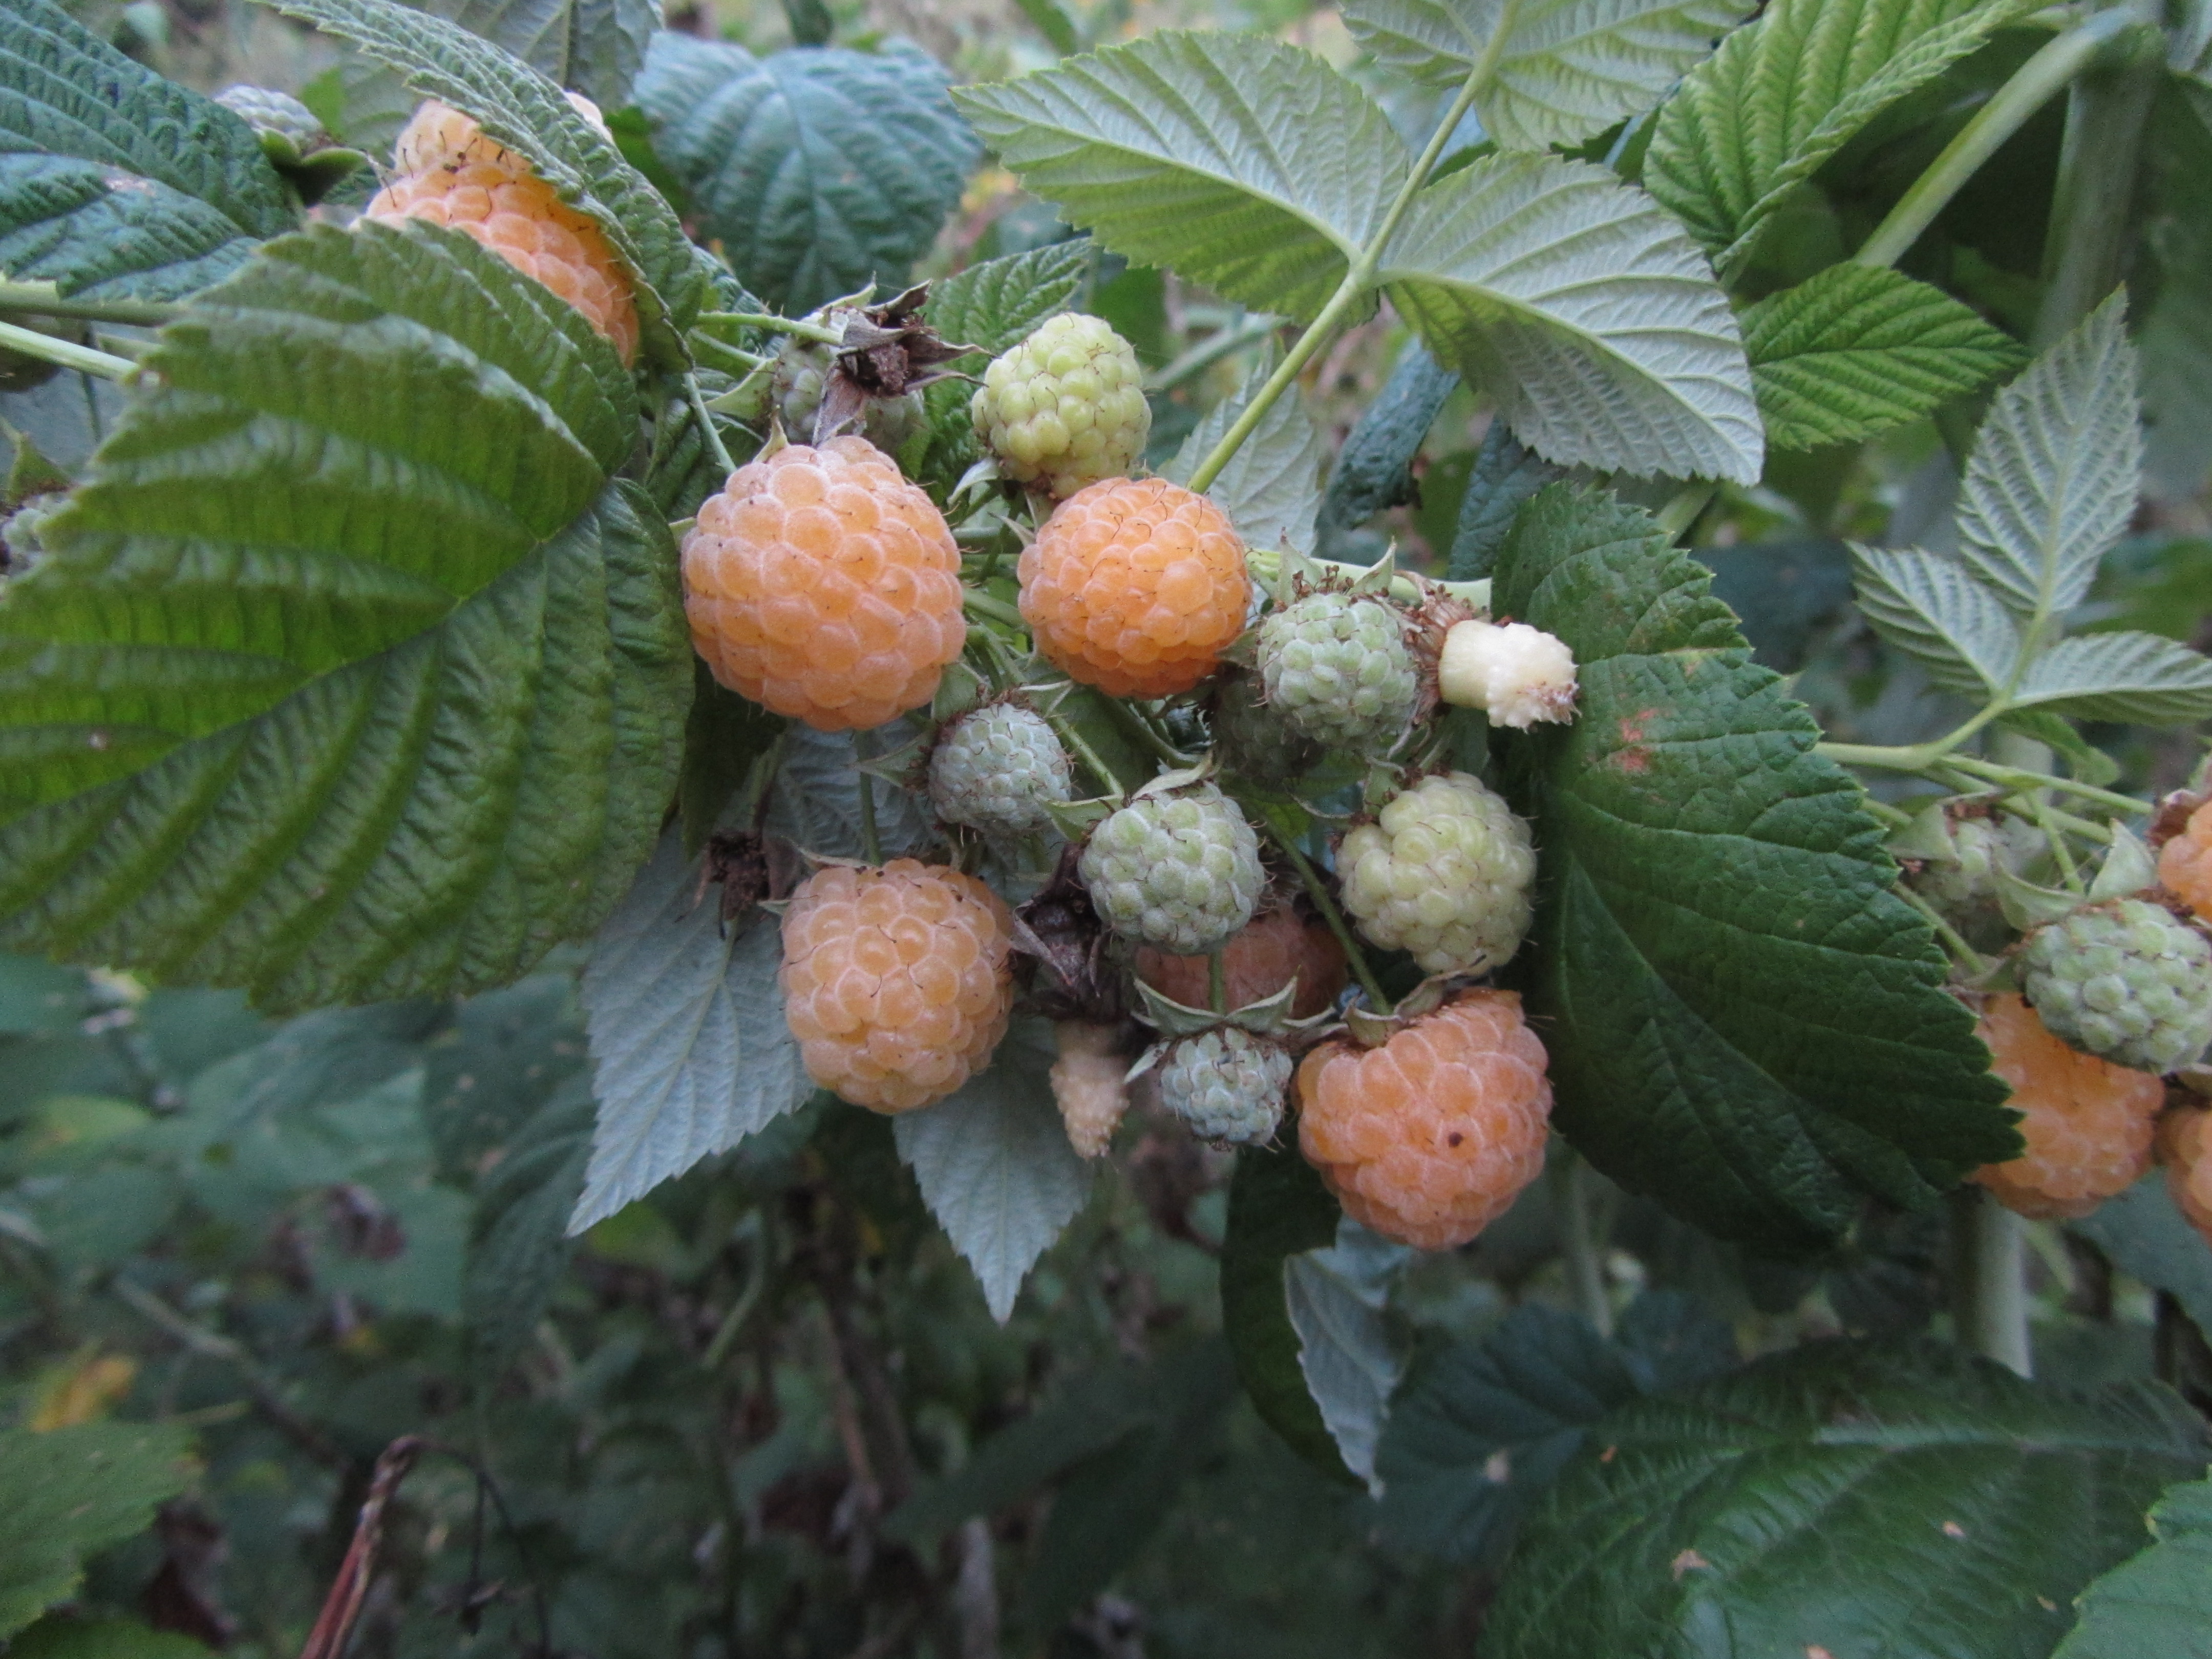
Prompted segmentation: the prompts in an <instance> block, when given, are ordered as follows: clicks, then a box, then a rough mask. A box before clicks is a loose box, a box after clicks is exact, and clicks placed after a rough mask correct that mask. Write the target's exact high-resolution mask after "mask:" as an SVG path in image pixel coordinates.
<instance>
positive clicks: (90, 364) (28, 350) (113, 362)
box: [0, 323, 138, 382]
mask: <svg viewBox="0 0 2212 1659" xmlns="http://www.w3.org/2000/svg"><path fill="white" fill-rule="evenodd" d="M0 346H5V347H6V348H8V349H9V350H11V351H20V352H21V353H22V354H23V355H24V356H26V357H36V358H38V359H40V361H41V362H49V363H56V364H58V365H59V366H60V367H62V368H73V369H76V371H77V372H78V373H80V374H97V375H99V376H100V379H102V380H114V381H118V382H123V381H127V380H130V379H131V376H133V375H135V374H137V372H138V365H137V364H136V363H134V362H131V360H130V359H129V358H128V357H118V356H114V355H113V354H112V353H111V352H106V351H95V350H94V349H93V348H92V347H90V346H81V345H78V344H76V343H75V342H74V341H70V340H57V339H56V338H54V337H53V336H52V335H51V334H41V333H40V332H39V331H38V330H36V329H35V328H21V327H18V326H17V325H15V324H14V323H0Z"/></svg>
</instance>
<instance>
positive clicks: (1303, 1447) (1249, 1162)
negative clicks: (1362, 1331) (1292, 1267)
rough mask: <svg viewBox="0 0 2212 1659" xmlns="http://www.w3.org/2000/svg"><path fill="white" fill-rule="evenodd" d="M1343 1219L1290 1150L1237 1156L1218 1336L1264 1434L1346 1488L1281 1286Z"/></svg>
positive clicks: (1332, 1238)
mask: <svg viewBox="0 0 2212 1659" xmlns="http://www.w3.org/2000/svg"><path fill="white" fill-rule="evenodd" d="M1342 1218H1343V1212H1342V1210H1341V1209H1340V1207H1339V1206H1338V1204H1337V1201H1336V1200H1335V1199H1334V1198H1333V1197H1331V1196H1330V1194H1329V1191H1328V1188H1326V1187H1324V1186H1322V1181H1321V1177H1320V1176H1318V1175H1316V1173H1315V1172H1314V1170H1313V1168H1312V1166H1311V1165H1310V1164H1307V1163H1306V1161H1305V1160H1304V1158H1300V1157H1299V1156H1298V1155H1297V1152H1296V1151H1295V1150H1291V1151H1285V1150H1282V1149H1279V1148H1277V1149H1272V1150H1271V1149H1268V1148H1266V1147H1260V1146H1246V1147H1243V1148H1241V1149H1239V1151H1238V1152H1237V1174H1236V1176H1235V1178H1234V1180H1233V1181H1231V1183H1230V1188H1229V1224H1228V1231H1227V1233H1226V1235H1225V1237H1224V1238H1223V1240H1222V1245H1221V1328H1222V1334H1224V1335H1225V1336H1226V1337H1227V1338H1228V1339H1229V1349H1230V1352H1231V1354H1232V1355H1233V1356H1234V1357H1235V1358H1236V1361H1237V1380H1238V1381H1240V1382H1241V1383H1243V1385H1244V1392H1245V1393H1246V1394H1247V1395H1249V1396H1250V1398H1251V1401H1252V1405H1253V1407H1254V1408H1255V1410H1257V1411H1258V1412H1259V1413H1260V1415H1261V1418H1262V1419H1265V1421H1266V1422H1267V1425H1268V1426H1269V1427H1270V1428H1272V1429H1273V1430H1274V1431H1275V1432H1276V1433H1278V1434H1279V1435H1281V1436H1282V1437H1283V1438H1284V1439H1285V1440H1286V1441H1288V1442H1289V1443H1290V1444H1291V1447H1292V1449H1295V1450H1296V1451H1297V1453H1298V1454H1299V1455H1301V1456H1303V1457H1304V1458H1305V1459H1306V1460H1307V1461H1308V1462H1311V1463H1312V1464H1313V1465H1314V1466H1315V1467H1316V1468H1319V1469H1322V1470H1323V1471H1325V1472H1326V1473H1328V1474H1334V1475H1337V1476H1340V1477H1343V1478H1350V1471H1349V1470H1348V1469H1347V1468H1346V1467H1345V1463H1344V1459H1343V1457H1342V1455H1340V1453H1339V1451H1338V1450H1337V1445H1336V1440H1335V1438H1334V1436H1332V1435H1331V1434H1330V1433H1329V1431H1328V1425H1326V1424H1325V1423H1324V1422H1323V1421H1322V1414H1321V1408H1320V1407H1318V1406H1316V1404H1315V1403H1314V1398H1313V1393H1312V1390H1311V1389H1310V1388H1309V1387H1308V1386H1307V1383H1306V1378H1305V1372H1304V1368H1303V1367H1302V1366H1301V1365H1300V1364H1299V1363H1298V1351H1299V1341H1298V1333H1297V1327H1296V1326H1295V1325H1294V1324H1293V1323H1292V1322H1291V1313H1290V1304H1289V1301H1288V1285H1287V1282H1286V1280H1285V1268H1286V1267H1287V1265H1288V1263H1289V1262H1290V1261H1291V1259H1292V1258H1293V1257H1295V1256H1297V1255H1301V1254H1302V1253H1304V1252H1305V1251H1309V1250H1325V1249H1328V1248H1329V1247H1330V1246H1332V1245H1333V1244H1334V1243H1335V1242H1336V1230H1337V1224H1338V1222H1339V1221H1340V1220H1341V1219H1342Z"/></svg>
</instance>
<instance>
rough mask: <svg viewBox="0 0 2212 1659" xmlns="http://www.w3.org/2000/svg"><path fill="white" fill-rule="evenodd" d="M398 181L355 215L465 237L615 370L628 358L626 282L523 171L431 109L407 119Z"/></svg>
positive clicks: (547, 190)
mask: <svg viewBox="0 0 2212 1659" xmlns="http://www.w3.org/2000/svg"><path fill="white" fill-rule="evenodd" d="M394 159H395V161H396V162H397V165H398V176H396V177H395V178H393V179H392V181H391V182H390V183H388V184H387V185H385V187H384V188H383V189H382V190H380V191H378V192H377V193H376V194H375V196H374V197H371V198H370V200H369V203H368V206H367V207H365V208H363V209H362V217H364V218H368V219H386V220H400V219H423V220H428V222H430V223H432V224H438V225H447V226H450V227H451V228H453V229H455V230H460V231H465V232H467V233H468V234H469V235H471V236H472V237H474V238H475V239H476V240H477V241H478V242H480V243H482V244H483V246H485V247H487V248H489V249H490V250H491V251H492V252H494V253H496V254H498V255H499V257H500V258H502V259H504V260H506V261H507V264H511V265H513V267H514V268H515V269H516V270H520V271H521V272H522V273H523V274H524V275H525V276H532V277H534V278H536V279H537V280H538V282H539V283H543V284H544V286H545V287H547V288H549V289H551V290H552V291H553V292H554V293H556V294H557V295H560V296H561V297H562V299H563V300H565V301H568V303H569V304H570V305H572V306H574V307H575V308H576V309H577V310H578V311H579V312H580V313H582V314H583V318H584V320H585V321H586V322H587V323H589V324H591V325H592V327H593V328H594V329H596V330H597V331H599V333H601V334H603V335H605V337H607V339H608V340H609V341H611V343H613V345H614V348H615V350H616V351H617V353H618V354H619V355H620V356H621V357H622V360H623V362H625V363H629V362H635V360H636V357H637V340H638V322H637V299H636V292H635V289H634V288H633V287H632V285H631V283H630V278H629V272H628V271H627V270H624V269H623V264H622V261H621V260H620V259H619V258H617V257H616V255H615V251H614V249H613V247H612V246H611V245H610V244H609V243H608V241H607V239H606V234H605V232H604V231H602V230H601V229H600V228H599V225H598V223H597V222H595V221H594V220H592V218H591V216H589V215H587V214H583V213H580V212H578V211H577V210H575V209H574V208H572V207H570V206H569V205H568V204H567V203H566V202H563V201H562V199H561V197H560V193H559V192H558V191H556V190H555V189H554V188H553V186H552V185H550V184H548V183H547V182H546V181H545V180H544V179H541V178H539V177H538V175H537V173H534V172H533V171H532V169H531V166H530V163H529V161H526V159H525V158H523V157H522V156H520V155H516V154H515V153H514V152H513V150H511V149H507V148H506V147H505V146H504V145H502V144H501V143H498V142H497V141H495V139H493V138H492V137H489V135H488V134H486V133H485V131H483V128H482V127H480V126H478V125H477V123H476V122H475V121H474V120H472V119H471V118H469V117H468V116H465V115H464V114H462V113H461V112H459V110H457V109H452V108H449V107H447V106H446V105H444V104H441V103H439V102H437V101H436V100H431V101H430V102H428V103H426V104H424V105H423V106H422V107H421V108H420V109H418V110H416V112H415V117H414V118H413V119H412V120H410V122H409V123H408V124H407V127H406V130H405V131H403V132H402V133H401V134H400V135H399V143H398V147H397V149H395V151H394Z"/></svg>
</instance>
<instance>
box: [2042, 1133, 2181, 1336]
mask: <svg viewBox="0 0 2212 1659" xmlns="http://www.w3.org/2000/svg"><path fill="white" fill-rule="evenodd" d="M2066 1227H2067V1231H2069V1232H2075V1233H2079V1234H2080V1235H2081V1237H2084V1238H2086V1239H2087V1240H2088V1241H2089V1242H2090V1243H2093V1244H2094V1245H2095V1246H2096V1247H2097V1248H2098V1249H2100V1250H2102V1251H2103V1252H2104V1253H2105V1255H2106V1258H2107V1259H2109V1260H2110V1261H2111V1262H2112V1265H2113V1266H2114V1267H2118V1269H2119V1270H2120V1271H2121V1272H2122V1273H2125V1274H2127V1275H2128V1276H2129V1277H2130V1279H2141V1280H2142V1282H2143V1283H2144V1284H2146V1285H2149V1286H2150V1287H2151V1289H2153V1290H2154V1291H2164V1292H2165V1293H2166V1295H2168V1296H2170V1297H2172V1298H2173V1299H2174V1300H2175V1301H2176V1302H2179V1304H2181V1309H2182V1311H2183V1312H2185V1313H2186V1314H2187V1315H2188V1316H2190V1317H2191V1319H2193V1320H2195V1321H2196V1322H2197V1329H2198V1330H2199V1331H2202V1332H2203V1333H2205V1334H2206V1336H2207V1339H2208V1340H2212V1243H2207V1242H2206V1240H2205V1237H2204V1236H2203V1234H2202V1233H2200V1232H2198V1231H2197V1229H2196V1228H2195V1227H2193V1226H2191V1225H2190V1224H2189V1220H2188V1218H2186V1217H2185V1216H2184V1215H2183V1214H2182V1213H2181V1211H2180V1209H2179V1206H2176V1205H2175V1203H2174V1201H2173V1194H2172V1190H2171V1189H2170V1188H2168V1187H2167V1185H2166V1171H2165V1170H2152V1171H2151V1172H2150V1173H2149V1174H2148V1175H2147V1176H2144V1177H2143V1178H2142V1180H2140V1181H2138V1182H2136V1184H2135V1185H2134V1186H2132V1187H2130V1188H2128V1189H2127V1191H2125V1192H2124V1193H2121V1194H2118V1196H2117V1197H2113V1198H2108V1199H2106V1200H2105V1201H2104V1202H2103V1203H2102V1204H2100V1205H2099V1206H2097V1207H2096V1208H2095V1209H2094V1210H2093V1211H2091V1212H2089V1213H2088V1214H2087V1215H2086V1216H2083V1217H2082V1218H2081V1219H2080V1220H2079V1221H2069V1222H2068V1223H2067V1224H2066Z"/></svg>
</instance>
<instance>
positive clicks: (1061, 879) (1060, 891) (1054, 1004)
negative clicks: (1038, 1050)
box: [1013, 842, 1127, 1024]
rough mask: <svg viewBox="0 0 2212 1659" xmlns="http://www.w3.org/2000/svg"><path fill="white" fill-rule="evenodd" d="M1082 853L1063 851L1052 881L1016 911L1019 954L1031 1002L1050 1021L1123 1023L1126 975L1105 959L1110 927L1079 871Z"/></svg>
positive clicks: (1069, 847)
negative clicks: (1122, 979)
mask: <svg viewBox="0 0 2212 1659" xmlns="http://www.w3.org/2000/svg"><path fill="white" fill-rule="evenodd" d="M1081 856H1082V850H1081V849H1080V848H1078V847H1077V846H1075V845H1074V844H1073V842H1071V843H1070V844H1069V845H1067V846H1066V847H1064V848H1061V849H1060V862H1059V864H1058V865H1057V866H1055V867H1054V870H1053V872H1052V879H1051V880H1049V881H1048V882H1046V883H1045V884H1044V885H1043V886H1042V887H1041V888H1039V889H1038V890H1037V892H1036V896H1035V897H1034V898H1031V899H1030V900H1029V902H1026V903H1024V904H1023V905H1021V906H1019V907H1018V908H1016V910H1015V911H1014V925H1013V936H1014V951H1015V953H1016V955H1017V956H1018V957H1020V958H1022V961H1023V965H1024V966H1025V967H1026V968H1027V971H1028V974H1029V980H1030V983H1029V999H1030V1003H1031V1005H1032V1006H1034V1007H1035V1008H1036V1012H1039V1013H1041V1014H1042V1015H1044V1016H1045V1017H1046V1018H1048V1019H1079V1020H1086V1021H1089V1022H1090V1023H1091V1024H1116V1023H1118V1022H1119V1021H1120V1020H1121V1018H1123V1017H1124V1014H1125V1012H1126V1009H1127V1005H1126V1003H1125V1002H1124V1000H1123V998H1122V994H1121V975H1120V973H1119V972H1118V971H1116V970H1115V969H1114V968H1113V966H1112V964H1111V963H1109V962H1108V960H1107V957H1106V939H1107V934H1106V927H1105V925H1104V924H1103V922H1101V921H1099V920H1098V913H1097V910H1095V909H1094V908H1092V907H1091V890H1090V889H1089V888H1087V887H1085V885H1084V884H1083V878H1082V876H1081V874H1080V873H1079V872H1078V870H1077V868H1076V865H1077V861H1078V860H1079V859H1080V858H1081Z"/></svg>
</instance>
